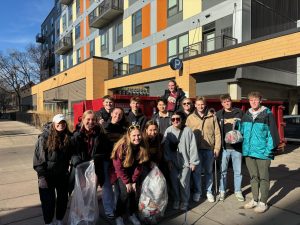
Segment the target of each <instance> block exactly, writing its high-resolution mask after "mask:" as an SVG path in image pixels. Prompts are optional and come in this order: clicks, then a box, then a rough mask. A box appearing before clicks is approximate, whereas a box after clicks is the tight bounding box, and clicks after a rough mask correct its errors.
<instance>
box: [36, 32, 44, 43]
mask: <svg viewBox="0 0 300 225" xmlns="http://www.w3.org/2000/svg"><path fill="white" fill-rule="evenodd" d="M45 41H46V38H45V36H44V35H42V34H40V33H38V34H37V35H36V36H35V42H37V43H41V44H43V43H44V42H45Z"/></svg>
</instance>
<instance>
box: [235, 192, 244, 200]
mask: <svg viewBox="0 0 300 225" xmlns="http://www.w3.org/2000/svg"><path fill="white" fill-rule="evenodd" d="M235 197H236V198H237V200H238V201H239V202H243V201H245V199H244V196H243V194H242V192H241V191H238V192H235Z"/></svg>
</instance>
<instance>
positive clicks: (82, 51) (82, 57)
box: [80, 47, 85, 62]
mask: <svg viewBox="0 0 300 225" xmlns="http://www.w3.org/2000/svg"><path fill="white" fill-rule="evenodd" d="M83 60H85V58H84V47H81V48H80V62H82V61H83Z"/></svg>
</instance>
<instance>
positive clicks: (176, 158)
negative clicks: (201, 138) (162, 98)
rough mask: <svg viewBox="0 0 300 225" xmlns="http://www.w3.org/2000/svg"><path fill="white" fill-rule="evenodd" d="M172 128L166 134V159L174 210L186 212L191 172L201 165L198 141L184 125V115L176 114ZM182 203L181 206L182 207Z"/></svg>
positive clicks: (173, 116)
mask: <svg viewBox="0 0 300 225" xmlns="http://www.w3.org/2000/svg"><path fill="white" fill-rule="evenodd" d="M171 121H172V126H170V127H168V128H167V129H166V131H165V134H164V141H163V142H164V148H165V151H164V157H165V160H166V161H167V162H168V168H169V171H170V173H169V176H170V180H171V188H172V190H173V194H174V196H173V200H174V202H173V209H176V210H177V209H179V207H180V210H182V211H186V210H187V209H188V204H189V198H190V177H191V172H192V171H194V170H195V169H196V166H197V165H198V164H199V162H200V161H199V156H198V151H197V145H196V139H195V136H194V133H193V131H192V130H191V129H190V128H189V127H186V126H184V125H183V124H182V114H181V113H179V112H175V113H174V114H173V115H172V117H171ZM180 202H181V205H180Z"/></svg>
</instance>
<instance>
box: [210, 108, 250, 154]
mask: <svg viewBox="0 0 300 225" xmlns="http://www.w3.org/2000/svg"><path fill="white" fill-rule="evenodd" d="M224 113H225V110H224V109H221V110H219V111H218V112H217V113H216V116H217V118H218V122H219V124H220V129H221V138H222V149H224V148H225V147H226V143H225V140H224V139H225V135H226V133H225V130H224ZM232 113H233V114H234V118H237V119H242V117H243V115H244V112H243V111H242V110H241V109H239V108H233V109H232ZM232 148H233V149H235V150H237V151H239V152H242V143H237V144H234V145H232Z"/></svg>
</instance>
